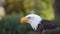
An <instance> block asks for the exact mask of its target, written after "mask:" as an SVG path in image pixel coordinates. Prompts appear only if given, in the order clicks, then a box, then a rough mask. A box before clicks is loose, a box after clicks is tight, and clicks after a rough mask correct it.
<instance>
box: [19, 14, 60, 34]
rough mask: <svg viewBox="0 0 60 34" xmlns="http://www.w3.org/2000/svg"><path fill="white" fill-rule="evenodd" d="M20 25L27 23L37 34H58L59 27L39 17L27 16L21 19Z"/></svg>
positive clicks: (59, 33)
mask: <svg viewBox="0 0 60 34" xmlns="http://www.w3.org/2000/svg"><path fill="white" fill-rule="evenodd" d="M20 22H21V23H25V22H26V23H28V24H30V25H31V27H32V28H33V29H34V30H35V31H36V32H37V34H60V27H59V26H58V25H56V24H54V23H53V22H52V21H49V20H43V19H42V18H41V17H40V16H39V15H36V14H29V15H27V16H25V17H22V18H21V20H20Z"/></svg>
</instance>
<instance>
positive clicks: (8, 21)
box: [0, 15, 36, 34]
mask: <svg viewBox="0 0 60 34" xmlns="http://www.w3.org/2000/svg"><path fill="white" fill-rule="evenodd" d="M20 18H21V17H20V15H15V16H13V15H8V16H5V17H4V18H3V19H2V20H1V21H0V34H35V33H36V32H34V31H33V29H32V28H31V26H30V25H29V24H27V23H25V24H21V23H20Z"/></svg>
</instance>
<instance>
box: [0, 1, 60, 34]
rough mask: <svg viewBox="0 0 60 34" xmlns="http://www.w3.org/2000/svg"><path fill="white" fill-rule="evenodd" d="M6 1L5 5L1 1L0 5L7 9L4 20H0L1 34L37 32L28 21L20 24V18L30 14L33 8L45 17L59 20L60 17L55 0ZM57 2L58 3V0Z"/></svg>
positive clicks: (31, 33)
mask: <svg viewBox="0 0 60 34" xmlns="http://www.w3.org/2000/svg"><path fill="white" fill-rule="evenodd" d="M0 1H1V0H0ZM4 1H5V2H3V5H2V3H0V5H1V6H3V7H4V9H5V11H4V12H5V13H6V15H5V16H4V17H3V18H2V20H0V34H36V32H35V31H34V30H33V29H32V28H31V26H30V25H29V24H27V23H25V24H20V18H21V17H22V16H25V15H27V14H30V13H31V10H34V11H35V13H36V14H38V15H40V16H41V17H42V18H43V19H46V20H51V21H53V20H56V21H58V19H59V18H58V17H59V15H58V13H59V12H58V10H57V9H55V10H54V8H55V2H54V1H55V0H4ZM56 2H57V4H58V1H57V0H56ZM1 6H0V7H1ZM59 6H60V5H59ZM56 7H57V6H56ZM57 8H58V7H57ZM57 12H58V13H57ZM0 13H1V11H0ZM59 14H60V13H59ZM57 15H58V16H57ZM0 17H1V15H0Z"/></svg>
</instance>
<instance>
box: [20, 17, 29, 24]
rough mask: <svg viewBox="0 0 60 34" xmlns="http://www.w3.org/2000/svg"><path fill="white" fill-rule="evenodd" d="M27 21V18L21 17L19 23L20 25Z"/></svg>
mask: <svg viewBox="0 0 60 34" xmlns="http://www.w3.org/2000/svg"><path fill="white" fill-rule="evenodd" d="M27 20H28V19H27V18H24V17H23V18H21V20H20V22H21V23H25V22H26V21H27Z"/></svg>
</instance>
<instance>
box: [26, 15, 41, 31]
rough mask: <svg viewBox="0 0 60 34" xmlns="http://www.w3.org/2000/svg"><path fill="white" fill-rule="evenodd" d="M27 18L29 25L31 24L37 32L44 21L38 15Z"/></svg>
mask: <svg viewBox="0 0 60 34" xmlns="http://www.w3.org/2000/svg"><path fill="white" fill-rule="evenodd" d="M28 17H29V18H28ZM25 18H28V21H27V23H29V24H30V25H31V26H32V28H33V29H35V30H36V29H37V27H38V24H39V23H40V22H41V21H42V18H41V17H40V16H39V15H36V14H29V15H27V16H25ZM40 24H41V23H40Z"/></svg>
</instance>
